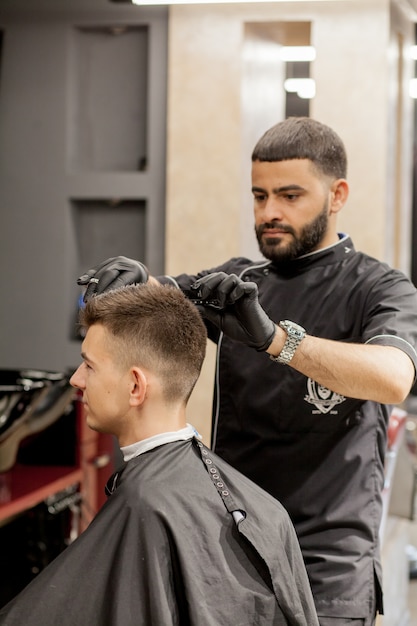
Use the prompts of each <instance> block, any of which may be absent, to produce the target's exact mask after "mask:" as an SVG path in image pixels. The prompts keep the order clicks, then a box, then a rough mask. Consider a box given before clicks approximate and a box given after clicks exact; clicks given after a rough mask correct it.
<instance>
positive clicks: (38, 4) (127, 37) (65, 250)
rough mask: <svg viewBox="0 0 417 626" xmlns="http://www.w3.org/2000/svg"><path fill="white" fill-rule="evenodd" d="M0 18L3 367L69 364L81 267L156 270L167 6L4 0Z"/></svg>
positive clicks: (75, 352)
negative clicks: (121, 261)
mask: <svg viewBox="0 0 417 626" xmlns="http://www.w3.org/2000/svg"><path fill="white" fill-rule="evenodd" d="M119 27H122V28H119ZM0 29H1V31H2V33H3V44H2V52H1V62H0V294H1V305H0V367H1V368H9V367H10V368H20V367H35V368H43V369H52V370H55V369H59V370H61V369H64V368H65V369H66V368H73V367H75V366H76V365H78V363H79V360H80V357H79V352H80V342H79V341H78V340H76V339H74V338H73V330H74V325H75V320H76V313H77V300H78V298H79V295H80V291H79V288H78V287H77V285H76V278H77V276H78V275H79V274H80V273H82V271H83V270H85V269H87V268H88V267H89V266H90V265H91V264H93V263H97V262H99V261H101V260H102V259H104V258H107V257H108V256H114V255H117V254H124V255H127V256H135V257H137V258H141V259H142V260H144V262H145V263H147V265H148V266H149V268H150V269H151V271H152V272H153V273H161V272H162V271H163V269H164V222H165V135H166V67H167V60H166V55H167V10H166V9H164V8H161V7H157V8H147V9H142V8H139V7H134V6H130V5H128V4H126V5H125V4H117V3H111V2H109V1H107V0H60V1H58V0H0Z"/></svg>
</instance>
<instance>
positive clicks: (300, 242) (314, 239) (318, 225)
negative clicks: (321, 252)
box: [255, 202, 329, 263]
mask: <svg viewBox="0 0 417 626" xmlns="http://www.w3.org/2000/svg"><path fill="white" fill-rule="evenodd" d="M327 212H328V202H326V203H325V205H324V207H323V210H322V211H321V213H319V215H318V216H317V217H316V218H314V220H313V221H312V222H310V223H309V224H306V225H305V226H304V228H303V229H302V231H301V232H300V234H299V235H298V236H297V235H296V234H295V231H294V229H293V228H292V227H291V226H287V225H283V224H280V223H278V222H269V223H266V224H261V225H260V226H255V233H256V238H257V240H258V245H259V250H260V251H261V253H262V254H263V256H264V257H265V258H267V259H269V260H270V261H273V262H276V263H279V262H282V261H292V260H294V259H297V258H298V257H300V256H304V255H305V254H309V253H310V252H313V251H314V250H316V249H317V248H318V246H319V244H320V242H321V241H322V239H323V238H324V236H325V234H326V232H327V228H328V222H329V217H328V214H327ZM268 228H280V229H281V230H283V231H285V232H286V233H290V234H291V235H292V236H293V239H292V240H291V241H290V243H287V244H285V243H282V241H281V240H280V238H279V236H276V235H274V237H271V238H268V237H266V238H265V237H262V234H263V233H264V232H265V231H266V232H268Z"/></svg>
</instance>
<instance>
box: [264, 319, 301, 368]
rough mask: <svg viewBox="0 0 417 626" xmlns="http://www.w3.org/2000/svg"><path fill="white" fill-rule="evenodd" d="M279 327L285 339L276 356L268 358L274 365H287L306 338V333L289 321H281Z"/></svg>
mask: <svg viewBox="0 0 417 626" xmlns="http://www.w3.org/2000/svg"><path fill="white" fill-rule="evenodd" d="M279 325H280V327H281V328H283V329H284V330H285V332H286V333H287V339H286V340H285V343H284V346H283V348H282V350H281V352H280V353H279V354H278V356H272V354H270V355H269V358H270V359H271V360H272V361H275V362H276V363H283V364H284V365H288V363H290V361H291V359H292V357H293V356H294V354H295V351H296V350H297V348H298V346H299V345H300V343H301V342H302V340H303V339H304V337H305V336H306V331H305V329H304V328H303V327H302V326H299V325H298V324H295V322H290V321H289V320H283V321H282V322H280V323H279Z"/></svg>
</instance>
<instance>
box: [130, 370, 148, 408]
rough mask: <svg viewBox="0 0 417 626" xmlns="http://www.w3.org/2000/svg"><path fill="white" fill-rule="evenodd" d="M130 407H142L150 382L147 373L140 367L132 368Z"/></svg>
mask: <svg viewBox="0 0 417 626" xmlns="http://www.w3.org/2000/svg"><path fill="white" fill-rule="evenodd" d="M129 383H130V405H131V406H140V405H141V404H143V401H144V400H145V396H146V388H147V386H148V381H147V378H146V375H145V372H144V371H143V370H142V369H141V368H140V367H132V368H131V370H130V381H129Z"/></svg>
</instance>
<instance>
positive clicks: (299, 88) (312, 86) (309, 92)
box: [284, 78, 316, 100]
mask: <svg viewBox="0 0 417 626" xmlns="http://www.w3.org/2000/svg"><path fill="white" fill-rule="evenodd" d="M284 89H285V91H288V92H289V93H296V94H297V96H299V97H300V98H304V99H308V100H309V99H311V98H314V96H315V95H316V83H315V81H314V80H313V79H312V78H287V80H286V81H285V82H284Z"/></svg>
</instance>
